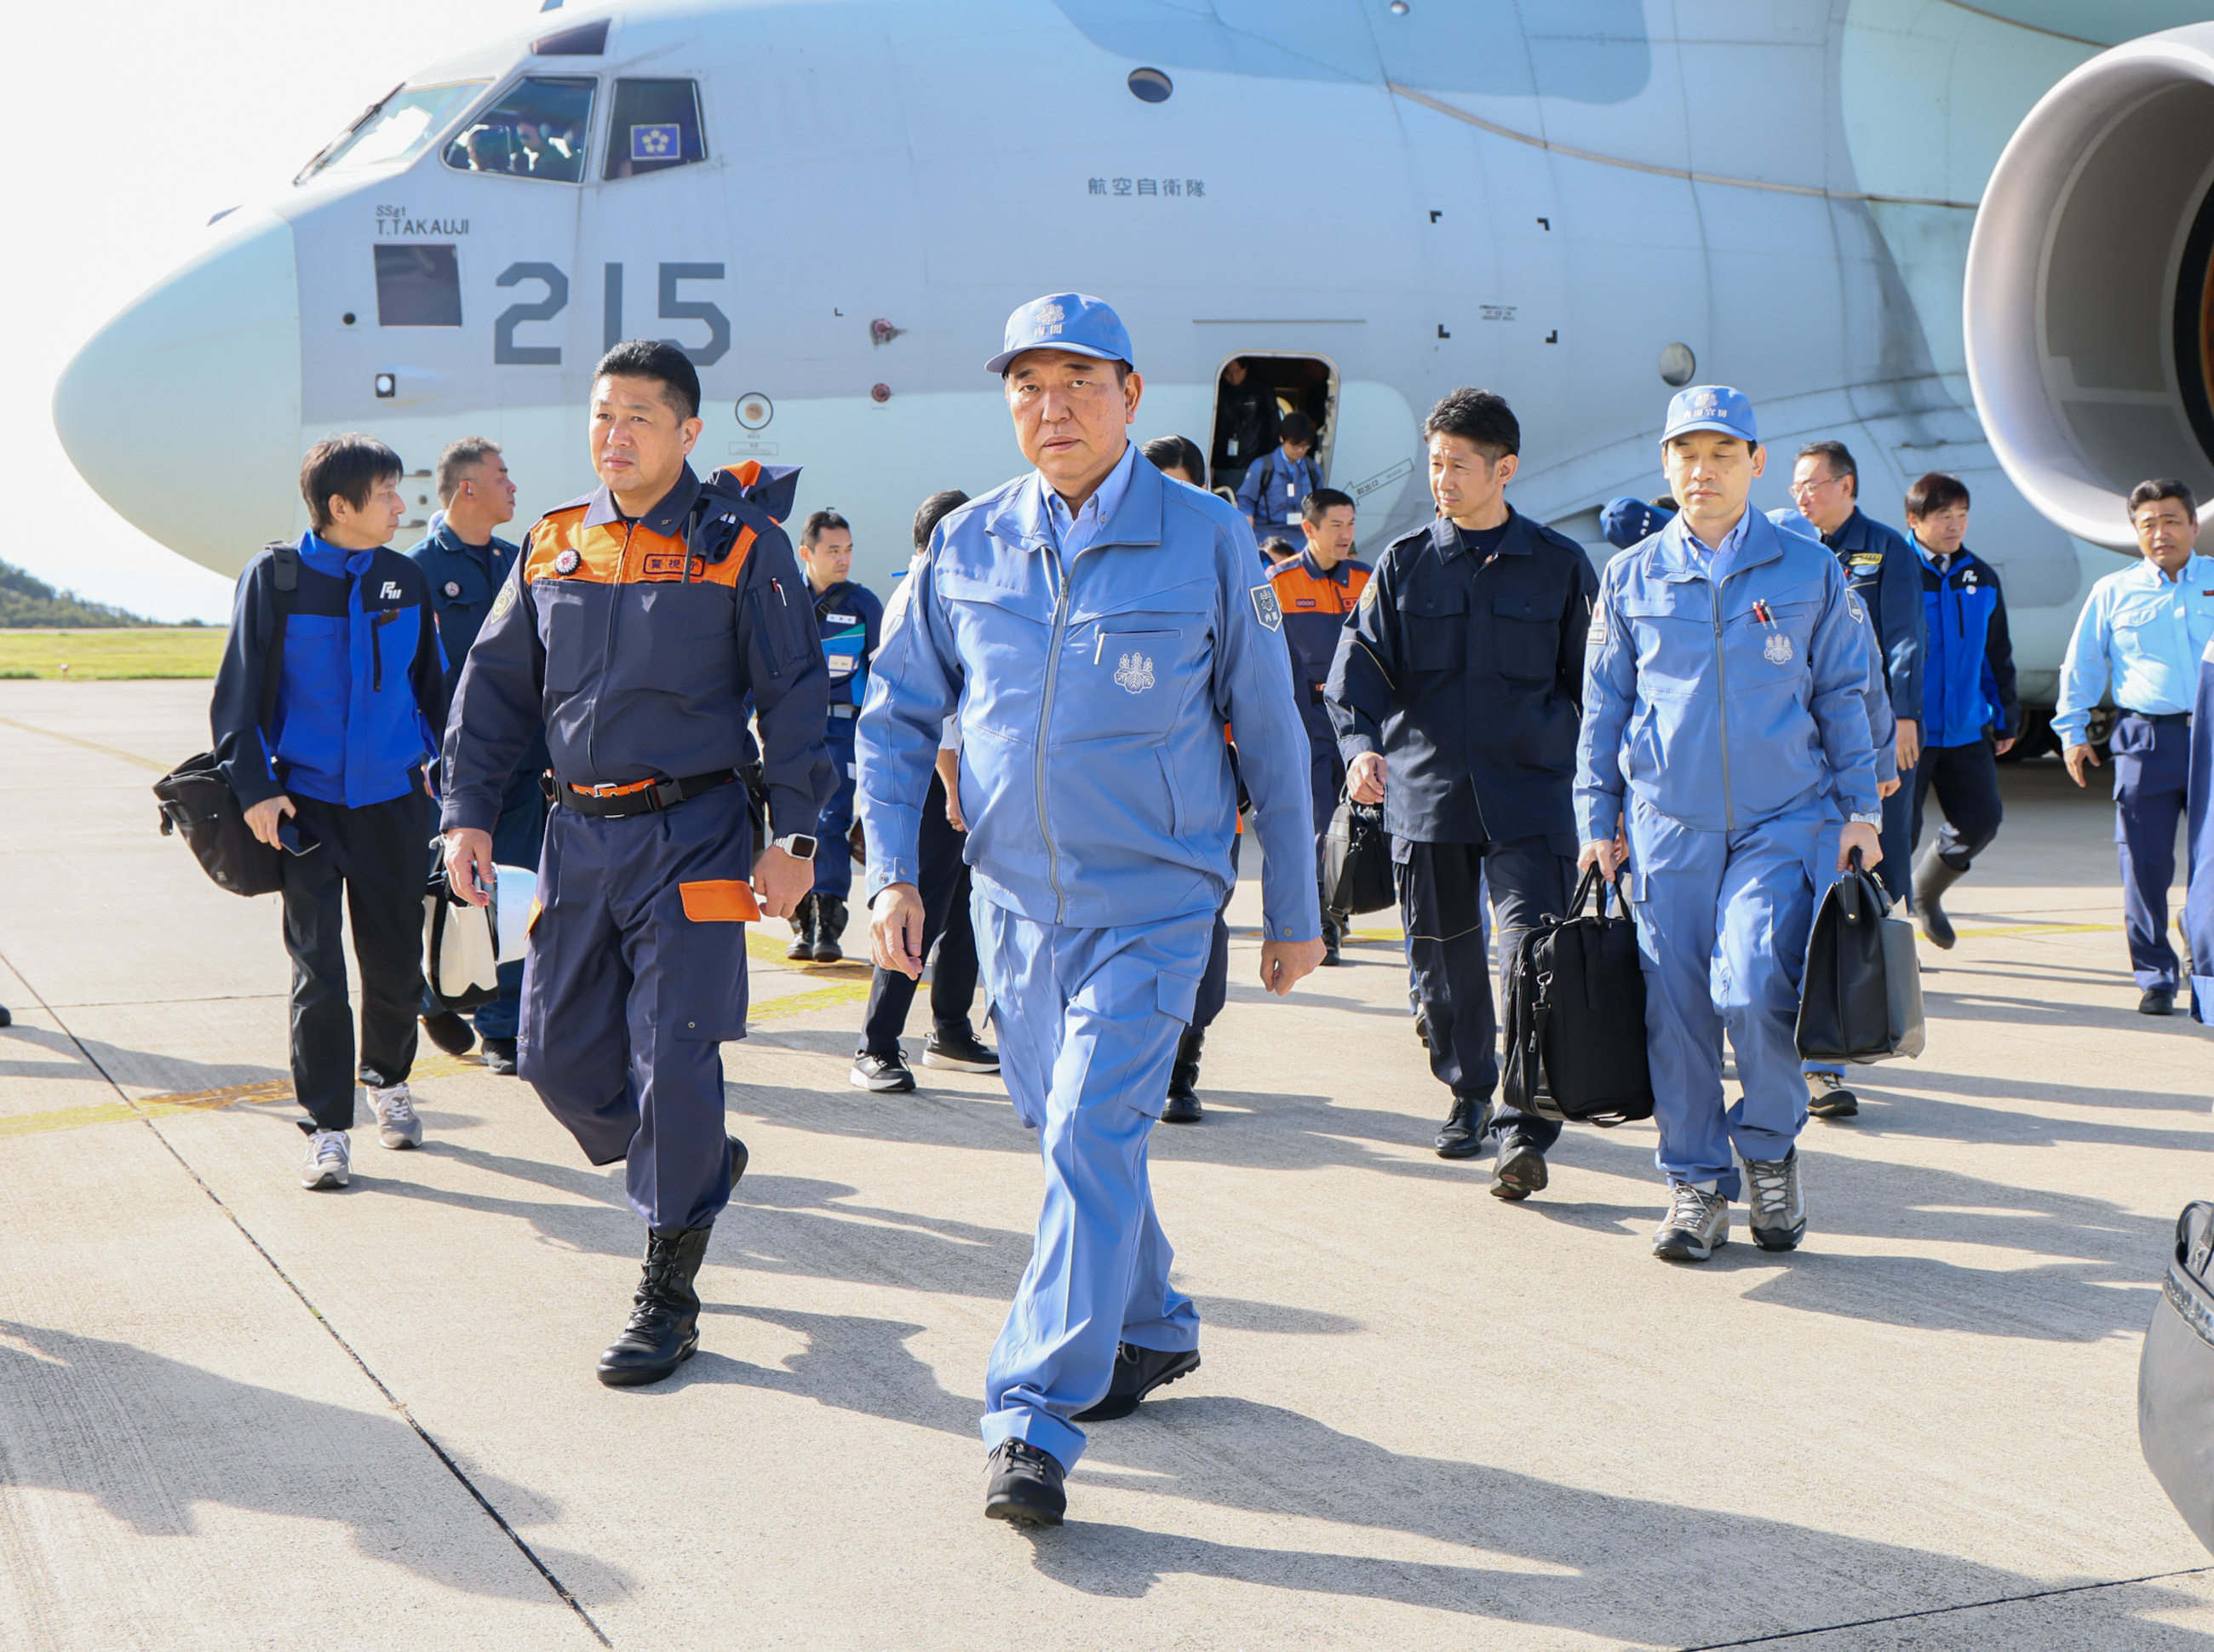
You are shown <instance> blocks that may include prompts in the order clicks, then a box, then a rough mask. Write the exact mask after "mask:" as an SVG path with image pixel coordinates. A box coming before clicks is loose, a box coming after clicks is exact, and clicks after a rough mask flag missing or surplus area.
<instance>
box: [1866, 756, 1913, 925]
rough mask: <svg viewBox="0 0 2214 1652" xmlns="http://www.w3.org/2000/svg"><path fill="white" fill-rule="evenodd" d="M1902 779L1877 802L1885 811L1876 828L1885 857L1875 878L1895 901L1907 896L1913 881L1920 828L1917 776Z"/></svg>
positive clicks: (1876, 865)
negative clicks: (1891, 791)
mask: <svg viewBox="0 0 2214 1652" xmlns="http://www.w3.org/2000/svg"><path fill="white" fill-rule="evenodd" d="M1899 779H1900V780H1903V781H1905V785H1903V786H1900V787H1899V789H1898V790H1897V791H1896V792H1893V793H1892V794H1891V795H1890V796H1889V797H1887V798H1885V799H1884V800H1883V801H1882V803H1881V804H1880V805H1877V806H1878V807H1879V808H1881V810H1882V811H1883V824H1882V825H1881V826H1880V827H1878V828H1877V829H1876V839H1877V841H1878V843H1879V844H1880V845H1881V847H1882V849H1883V859H1882V860H1879V861H1877V862H1876V863H1875V878H1876V881H1877V882H1878V883H1880V884H1882V885H1883V892H1884V893H1885V894H1887V895H1888V896H1891V898H1892V899H1893V901H1903V900H1905V898H1906V890H1907V885H1908V884H1911V883H1912V882H1913V881H1914V840H1915V837H1916V835H1917V834H1918V833H1919V831H1920V827H1919V826H1918V825H1917V824H1916V823H1915V822H1916V818H1917V817H1916V815H1915V800H1914V799H1915V780H1914V776H1913V775H1911V774H1902V775H1900V776H1899Z"/></svg>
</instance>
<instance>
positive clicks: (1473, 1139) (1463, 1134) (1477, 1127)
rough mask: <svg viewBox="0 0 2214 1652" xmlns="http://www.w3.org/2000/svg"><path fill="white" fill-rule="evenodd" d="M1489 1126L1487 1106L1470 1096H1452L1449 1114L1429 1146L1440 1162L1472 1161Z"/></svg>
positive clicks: (1486, 1101) (1487, 1104)
mask: <svg viewBox="0 0 2214 1652" xmlns="http://www.w3.org/2000/svg"><path fill="white" fill-rule="evenodd" d="M1490 1123H1491V1103H1490V1102H1489V1100H1488V1099H1485V1100H1478V1099H1477V1098H1473V1097H1470V1096H1455V1097H1454V1098H1453V1111H1451V1112H1450V1113H1447V1114H1446V1122H1445V1123H1443V1124H1440V1126H1439V1127H1438V1139H1437V1140H1436V1141H1434V1142H1432V1143H1431V1144H1430V1145H1431V1146H1433V1147H1435V1148H1436V1149H1437V1151H1438V1157H1439V1158H1440V1159H1473V1158H1475V1157H1476V1155H1477V1153H1481V1152H1483V1133H1484V1130H1485V1129H1486V1128H1487V1127H1488V1126H1489V1124H1490Z"/></svg>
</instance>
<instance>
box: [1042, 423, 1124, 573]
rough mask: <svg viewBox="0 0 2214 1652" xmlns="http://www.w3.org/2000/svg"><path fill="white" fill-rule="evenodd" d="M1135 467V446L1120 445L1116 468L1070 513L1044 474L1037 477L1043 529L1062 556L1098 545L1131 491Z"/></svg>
mask: <svg viewBox="0 0 2214 1652" xmlns="http://www.w3.org/2000/svg"><path fill="white" fill-rule="evenodd" d="M1137 463H1138V450H1137V448H1136V446H1135V444H1132V443H1129V442H1125V443H1123V444H1122V457H1121V458H1120V459H1117V460H1116V462H1115V468H1113V469H1112V470H1110V471H1109V472H1108V473H1107V474H1106V475H1105V476H1104V477H1103V478H1102V479H1101V480H1100V483H1099V486H1097V487H1095V488H1093V489H1092V497H1091V498H1090V499H1086V500H1085V501H1084V503H1083V504H1082V505H1079V506H1077V508H1076V509H1075V510H1074V511H1070V510H1069V508H1068V501H1067V499H1063V498H1061V495H1060V494H1058V493H1055V492H1054V490H1053V486H1052V484H1051V483H1049V482H1048V481H1047V480H1046V479H1045V475H1044V473H1043V472H1040V473H1039V474H1038V476H1037V487H1038V492H1039V493H1041V494H1043V496H1044V499H1045V525H1046V528H1047V530H1048V531H1049V533H1051V534H1052V535H1053V542H1054V543H1055V546H1057V547H1058V548H1060V550H1061V554H1062V555H1063V556H1074V555H1075V554H1077V553H1078V552H1079V551H1080V550H1082V549H1084V548H1085V547H1086V546H1087V545H1093V544H1097V543H1098V541H1099V538H1100V536H1101V535H1103V534H1104V533H1105V532H1106V530H1107V524H1108V523H1110V522H1111V521H1113V520H1114V518H1115V513H1116V511H1118V510H1120V509H1121V508H1122V499H1123V497H1124V496H1125V495H1126V494H1128V493H1129V491H1130V475H1131V473H1132V472H1133V471H1134V470H1135V469H1136V468H1137Z"/></svg>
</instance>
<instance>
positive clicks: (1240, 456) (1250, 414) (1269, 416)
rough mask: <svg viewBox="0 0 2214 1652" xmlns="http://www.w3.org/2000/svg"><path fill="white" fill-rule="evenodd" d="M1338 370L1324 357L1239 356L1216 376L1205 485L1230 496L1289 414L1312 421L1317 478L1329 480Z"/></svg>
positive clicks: (1271, 444) (1269, 353) (1271, 353)
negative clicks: (1228, 493)
mask: <svg viewBox="0 0 2214 1652" xmlns="http://www.w3.org/2000/svg"><path fill="white" fill-rule="evenodd" d="M1337 391H1338V376H1337V364H1336V363H1335V362H1333V361H1331V360H1330V359H1329V358H1327V357H1324V356H1305V355H1294V354H1288V353H1286V352H1278V351H1268V350H1260V351H1243V352H1239V353H1238V354H1237V355H1234V356H1232V357H1229V358H1226V360H1225V361H1224V362H1223V364H1222V365H1221V366H1220V367H1219V368H1217V369H1216V370H1215V373H1214V442H1213V444H1212V445H1211V446H1210V447H1209V448H1208V454H1207V468H1208V484H1209V485H1210V486H1214V487H1217V488H1224V487H1226V488H1229V489H1231V490H1232V492H1233V493H1234V492H1235V491H1236V490H1237V486H1238V483H1239V482H1241V481H1243V480H1245V472H1246V469H1247V468H1248V467H1250V466H1251V464H1252V463H1253V462H1254V461H1256V460H1257V459H1258V458H1259V457H1260V456H1262V455H1263V453H1266V452H1267V451H1268V450H1269V449H1271V448H1273V447H1275V445H1276V431H1277V429H1278V427H1279V426H1280V425H1281V424H1282V423H1283V420H1284V417H1285V415H1286V414H1287V413H1305V414H1306V416H1307V417H1308V418H1310V419H1313V420H1314V424H1315V448H1314V454H1313V459H1314V466H1315V470H1316V472H1317V473H1318V474H1319V475H1320V476H1321V477H1322V479H1323V480H1324V481H1325V482H1327V481H1328V480H1330V452H1331V450H1332V449H1333V448H1334V447H1335V446H1336V441H1337Z"/></svg>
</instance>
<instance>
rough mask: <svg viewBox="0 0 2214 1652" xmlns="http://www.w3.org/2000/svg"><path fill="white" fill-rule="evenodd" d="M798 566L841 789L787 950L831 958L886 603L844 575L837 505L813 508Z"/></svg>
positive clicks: (845, 537) (847, 546)
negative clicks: (858, 744)
mask: <svg viewBox="0 0 2214 1652" xmlns="http://www.w3.org/2000/svg"><path fill="white" fill-rule="evenodd" d="M799 566H800V567H801V569H802V570H803V571H804V572H805V573H806V575H807V595H808V599H809V600H810V602H812V603H814V604H815V622H816V625H817V626H818V627H820V628H821V631H822V636H823V665H824V666H825V667H826V668H827V669H828V670H829V673H830V722H829V729H828V731H827V732H826V733H825V734H824V736H823V739H824V741H825V743H827V744H828V745H829V748H830V763H831V767H832V768H834V769H835V770H836V771H837V779H838V789H837V791H836V792H833V793H832V794H831V798H830V801H829V803H827V804H825V805H823V817H822V818H821V819H820V820H818V821H817V822H816V825H815V840H816V842H817V843H819V844H821V845H823V849H822V852H821V853H820V854H817V855H816V857H815V887H814V889H813V890H811V891H810V892H809V894H808V896H807V897H806V899H804V900H803V901H802V902H800V903H799V910H798V911H797V912H795V913H793V914H792V945H790V946H789V947H788V948H786V951H785V954H784V955H785V957H786V958H792V959H794V960H800V959H811V960H812V961H813V962H815V963H816V964H835V963H836V962H837V961H838V960H839V959H840V958H843V957H845V956H846V954H845V951H844V950H843V949H842V948H841V947H840V945H838V938H839V937H840V936H841V935H842V934H844V933H846V897H847V896H848V895H850V894H851V893H853V855H852V854H851V853H850V846H849V844H848V842H847V837H848V835H849V834H850V833H851V832H852V831H853V719H855V718H856V717H858V716H859V714H860V710H861V696H862V694H863V692H864V691H865V688H867V686H868V681H869V656H870V655H872V654H873V653H875V652H877V631H878V627H879V626H880V625H882V624H883V622H884V604H883V603H880V602H878V600H877V594H876V592H874V591H872V590H870V589H869V588H868V587H867V586H866V585H863V584H855V583H854V581H853V580H852V579H851V578H847V576H848V575H849V574H851V573H852V572H853V524H852V523H849V522H847V520H846V518H845V517H841V516H840V515H839V514H838V513H837V512H836V511H816V512H815V513H814V514H813V515H811V516H810V517H808V518H807V525H806V526H805V527H804V528H803V529H800V533H799Z"/></svg>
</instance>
